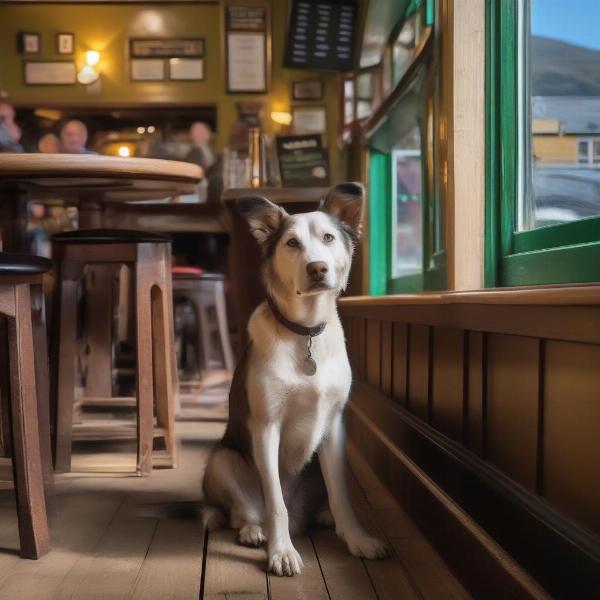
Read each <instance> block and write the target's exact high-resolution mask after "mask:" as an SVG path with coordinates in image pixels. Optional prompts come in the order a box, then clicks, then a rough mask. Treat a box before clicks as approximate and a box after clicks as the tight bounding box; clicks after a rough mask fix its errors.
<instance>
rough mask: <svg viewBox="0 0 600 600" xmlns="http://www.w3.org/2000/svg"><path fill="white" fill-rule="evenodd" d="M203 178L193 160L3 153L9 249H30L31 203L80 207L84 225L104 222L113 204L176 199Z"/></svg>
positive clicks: (0, 220)
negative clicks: (27, 242)
mask: <svg viewBox="0 0 600 600" xmlns="http://www.w3.org/2000/svg"><path fill="white" fill-rule="evenodd" d="M202 177H203V173H202V169H201V168H200V167H199V166H197V165H194V164H191V163H183V162H176V161H169V160H156V159H150V158H117V157H112V156H100V155H93V154H9V153H6V154H0V225H2V240H3V248H4V250H5V251H27V244H26V231H27V203H28V202H29V201H31V200H36V201H39V202H56V201H61V202H63V203H65V204H68V205H75V206H77V207H78V208H79V227H80V228H82V229H90V228H94V227H101V226H102V223H103V212H104V209H105V207H106V205H107V204H108V203H114V202H136V201H142V200H158V199H161V198H173V197H176V196H179V195H181V194H189V193H192V192H194V190H195V187H196V185H197V184H198V182H199V181H200V180H201V178H202Z"/></svg>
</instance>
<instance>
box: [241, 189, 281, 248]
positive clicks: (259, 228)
mask: <svg viewBox="0 0 600 600" xmlns="http://www.w3.org/2000/svg"><path fill="white" fill-rule="evenodd" d="M237 210H238V212H239V213H240V215H241V216H242V217H243V218H244V219H246V221H247V222H248V225H249V226H250V233H251V234H252V235H253V236H254V237H255V238H256V241H257V242H258V243H259V244H262V243H263V242H265V241H266V240H267V239H268V238H269V237H270V236H271V235H273V234H274V233H275V232H276V231H277V230H278V229H279V227H281V223H282V222H283V220H284V219H285V218H286V217H287V216H288V214H287V212H285V210H284V209H283V208H281V207H280V206H277V204H273V202H271V201H270V200H267V199H266V198H263V197H262V196H241V197H240V198H238V200H237Z"/></svg>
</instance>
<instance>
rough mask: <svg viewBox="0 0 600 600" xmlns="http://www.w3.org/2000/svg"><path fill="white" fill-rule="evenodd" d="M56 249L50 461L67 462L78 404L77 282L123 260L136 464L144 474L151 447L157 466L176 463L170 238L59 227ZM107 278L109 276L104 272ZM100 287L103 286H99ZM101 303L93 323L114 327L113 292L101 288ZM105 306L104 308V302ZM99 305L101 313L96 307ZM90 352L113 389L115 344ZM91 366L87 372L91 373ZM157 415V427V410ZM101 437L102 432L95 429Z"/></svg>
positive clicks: (62, 466) (62, 467)
mask: <svg viewBox="0 0 600 600" xmlns="http://www.w3.org/2000/svg"><path fill="white" fill-rule="evenodd" d="M53 252H54V257H55V262H56V265H57V277H56V279H57V281H56V288H55V290H56V291H55V294H56V296H55V302H54V306H55V308H54V316H55V318H54V319H53V324H54V325H53V337H54V344H53V350H54V353H53V363H52V364H53V372H55V373H56V374H57V377H56V380H55V385H54V386H53V398H54V400H55V403H56V407H57V411H56V434H55V439H54V449H55V469H56V471H57V472H67V471H70V470H71V449H72V440H73V411H74V406H75V374H76V358H77V345H76V314H77V293H78V285H79V283H80V282H81V280H82V277H83V274H84V272H85V271H86V270H89V269H90V268H91V269H95V268H96V267H97V266H98V265H113V266H116V265H123V264H124V265H127V266H129V267H131V269H132V272H133V275H132V284H133V287H134V297H135V300H134V303H133V311H134V321H135V331H136V333H135V349H136V384H137V385H136V388H137V389H136V410H137V415H136V416H137V428H136V430H135V432H134V435H135V437H136V439H137V464H136V471H137V473H138V474H140V475H147V474H149V473H150V471H151V470H152V464H153V458H152V451H153V450H162V452H161V453H160V454H157V455H156V456H155V463H156V458H157V457H160V458H161V466H166V467H172V466H174V463H175V443H174V437H173V430H174V384H175V381H176V379H175V377H176V374H174V373H173V364H174V359H173V356H172V355H173V352H174V349H173V338H174V333H173V317H172V315H173V304H172V297H171V280H170V279H171V270H170V269H171V245H170V239H169V238H168V237H166V236H163V235H159V234H154V233H146V232H140V231H128V230H104V229H93V230H79V231H70V232H65V233H60V234H58V235H55V236H54V237H53ZM104 281H106V279H104ZM97 291H98V292H102V290H100V289H99V290H97ZM104 298H105V299H106V300H105V302H104V310H100V308H102V307H100V308H99V307H98V303H97V302H93V303H90V302H88V304H87V306H88V310H89V308H90V305H92V306H94V307H95V311H96V312H94V313H93V314H92V319H93V321H95V327H96V328H100V329H103V330H104V331H105V332H108V333H109V334H110V333H111V332H112V316H113V311H114V306H112V295H109V296H107V295H106V293H104ZM107 307H108V310H106V308H107ZM100 313H101V314H100ZM108 338H109V341H108V342H107V344H106V346H107V347H105V348H102V349H100V351H98V352H94V353H93V355H94V356H108V360H103V361H99V362H101V364H100V365H99V367H100V368H98V365H94V364H93V363H92V364H89V365H88V368H89V369H95V372H94V377H95V378H96V379H100V378H103V379H104V381H105V382H107V384H106V388H105V389H106V390H107V392H106V396H107V397H110V395H111V394H110V382H111V379H112V365H111V360H110V356H111V353H112V345H111V342H110V335H108ZM89 376H90V374H89V373H88V377H89ZM155 415H156V427H155V425H154V416H155ZM98 437H99V438H102V437H103V436H102V433H100V434H99V435H98Z"/></svg>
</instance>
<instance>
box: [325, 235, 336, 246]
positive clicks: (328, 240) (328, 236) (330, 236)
mask: <svg viewBox="0 0 600 600" xmlns="http://www.w3.org/2000/svg"><path fill="white" fill-rule="evenodd" d="M333 240H335V238H334V237H333V236H332V235H331V234H330V233H326V234H325V235H324V236H323V241H324V242H327V243H328V244H330V243H331V242H333Z"/></svg>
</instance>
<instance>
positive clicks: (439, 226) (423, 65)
mask: <svg viewBox="0 0 600 600" xmlns="http://www.w3.org/2000/svg"><path fill="white" fill-rule="evenodd" d="M421 7H423V9H424V15H425V23H426V25H427V26H430V27H431V28H432V30H431V33H430V35H429V39H427V41H426V42H425V43H424V45H423V46H422V47H421V49H420V51H419V53H418V55H417V56H415V59H414V61H413V63H412V64H411V66H410V67H409V69H408V71H407V72H406V73H405V74H404V75H403V76H402V78H401V79H400V81H399V82H398V84H397V85H396V87H395V89H394V90H393V91H392V92H391V94H390V97H392V98H393V99H394V100H393V103H390V105H389V106H388V110H387V113H386V114H385V116H384V119H381V122H383V124H381V123H380V126H379V128H375V129H376V130H375V133H372V135H371V136H370V139H369V195H370V197H369V234H370V235H369V240H370V255H369V271H370V284H369V293H370V294H371V295H382V294H396V293H414V292H421V291H433V290H443V289H446V287H447V268H446V264H447V260H446V250H445V240H444V227H443V214H442V212H443V207H442V203H441V190H440V186H439V180H440V173H439V165H440V160H439V140H438V130H439V128H438V126H437V123H438V121H437V119H438V114H439V113H438V110H439V94H438V89H439V88H438V85H439V84H438V77H439V67H438V65H439V61H438V59H437V57H436V51H437V48H436V43H437V39H436V38H437V36H436V34H435V28H436V27H437V24H436V23H435V18H434V15H435V14H437V10H438V2H437V0H425V2H424V6H423V2H422V1H421V0H413V1H412V2H410V3H409V4H408V6H407V10H406V12H405V15H404V17H403V19H402V20H401V22H400V23H399V24H398V26H397V27H396V28H395V33H396V32H398V31H399V30H400V28H401V26H402V24H403V23H404V21H405V20H406V18H408V17H409V16H411V14H412V13H413V12H414V11H415V10H418V9H420V8H421ZM418 81H420V85H422V88H423V97H422V101H423V104H424V105H425V106H423V114H424V116H423V118H422V119H421V122H420V123H419V129H420V133H421V140H422V152H423V156H422V167H421V172H422V184H421V190H422V194H421V209H422V227H423V230H422V233H423V235H422V244H423V252H422V268H421V272H418V273H415V274H410V275H404V276H402V277H393V275H392V251H393V247H392V228H393V227H395V223H394V222H393V215H394V210H393V205H392V203H393V202H395V201H396V199H395V198H394V195H395V184H394V182H395V171H394V170H395V168H396V165H395V162H394V150H393V146H394V143H396V142H397V141H398V139H397V134H396V133H395V132H397V131H400V130H401V127H400V126H399V124H400V121H401V120H402V117H403V115H402V112H403V111H402V102H403V99H404V98H405V97H406V95H407V94H408V93H409V92H410V91H411V89H413V87H414V86H415V85H416V84H417V82H418Z"/></svg>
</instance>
